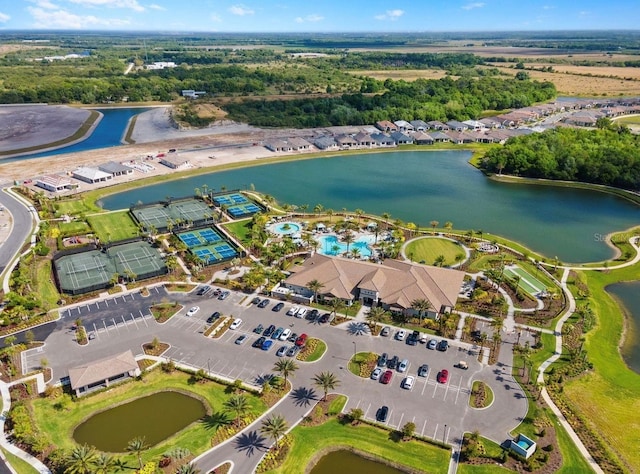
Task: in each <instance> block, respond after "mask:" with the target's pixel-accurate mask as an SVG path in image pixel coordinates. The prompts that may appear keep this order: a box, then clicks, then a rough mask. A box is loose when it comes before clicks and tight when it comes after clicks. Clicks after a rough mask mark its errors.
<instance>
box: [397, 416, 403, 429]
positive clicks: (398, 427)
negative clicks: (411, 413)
mask: <svg viewBox="0 0 640 474" xmlns="http://www.w3.org/2000/svg"><path fill="white" fill-rule="evenodd" d="M403 418H404V413H403V414H402V415H400V423H398V426H397V427H396V428H397V429H400V425H402V419H403Z"/></svg>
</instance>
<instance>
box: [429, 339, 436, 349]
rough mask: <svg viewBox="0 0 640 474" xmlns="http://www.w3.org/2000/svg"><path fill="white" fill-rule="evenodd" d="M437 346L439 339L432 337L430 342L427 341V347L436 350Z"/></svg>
mask: <svg viewBox="0 0 640 474" xmlns="http://www.w3.org/2000/svg"><path fill="white" fill-rule="evenodd" d="M437 346H438V341H436V340H435V339H430V340H429V342H428V343H427V349H431V350H435V348H436V347H437Z"/></svg>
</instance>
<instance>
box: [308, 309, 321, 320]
mask: <svg viewBox="0 0 640 474" xmlns="http://www.w3.org/2000/svg"><path fill="white" fill-rule="evenodd" d="M319 313H320V311H318V310H317V309H312V310H311V311H309V312H308V313H307V321H315V320H316V318H317V317H318V314H319Z"/></svg>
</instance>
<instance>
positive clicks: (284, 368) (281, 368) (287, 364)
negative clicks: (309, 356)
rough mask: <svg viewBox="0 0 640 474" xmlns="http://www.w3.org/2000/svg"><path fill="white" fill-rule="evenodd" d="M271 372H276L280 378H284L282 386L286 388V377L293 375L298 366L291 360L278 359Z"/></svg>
mask: <svg viewBox="0 0 640 474" xmlns="http://www.w3.org/2000/svg"><path fill="white" fill-rule="evenodd" d="M273 370H275V371H276V372H278V373H279V374H280V375H282V377H284V386H285V387H286V386H287V377H289V375H291V374H293V373H294V372H295V371H296V370H298V364H296V363H295V362H294V361H293V360H292V359H282V358H280V359H278V360H277V361H276V363H275V364H274V366H273Z"/></svg>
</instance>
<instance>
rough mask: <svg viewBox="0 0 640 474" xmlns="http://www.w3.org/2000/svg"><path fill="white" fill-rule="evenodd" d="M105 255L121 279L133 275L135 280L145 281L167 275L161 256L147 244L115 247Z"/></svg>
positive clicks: (138, 243)
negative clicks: (111, 261) (112, 263)
mask: <svg viewBox="0 0 640 474" xmlns="http://www.w3.org/2000/svg"><path fill="white" fill-rule="evenodd" d="M107 255H108V256H109V257H110V258H111V259H112V260H113V262H114V265H115V267H116V271H117V272H118V274H119V275H121V276H123V277H128V278H130V277H131V276H132V275H135V277H134V278H135V279H145V278H151V277H153V276H156V275H162V274H164V273H167V267H166V265H165V263H164V260H163V259H162V256H161V255H160V253H159V252H158V251H157V250H156V249H155V248H153V247H152V246H151V244H149V243H147V242H133V243H129V244H123V245H116V246H113V247H111V248H109V250H107Z"/></svg>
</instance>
